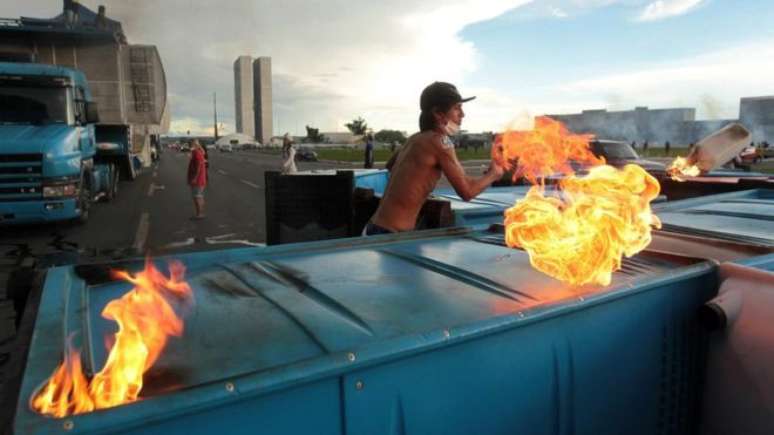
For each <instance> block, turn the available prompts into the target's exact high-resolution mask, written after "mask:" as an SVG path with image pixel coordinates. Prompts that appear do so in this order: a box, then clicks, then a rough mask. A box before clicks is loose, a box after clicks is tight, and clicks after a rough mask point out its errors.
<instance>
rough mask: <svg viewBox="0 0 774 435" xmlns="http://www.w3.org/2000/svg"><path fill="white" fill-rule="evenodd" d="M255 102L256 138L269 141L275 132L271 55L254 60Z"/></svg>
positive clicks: (262, 141) (264, 141) (263, 141)
mask: <svg viewBox="0 0 774 435" xmlns="http://www.w3.org/2000/svg"><path fill="white" fill-rule="evenodd" d="M253 102H254V113H255V138H256V139H258V140H259V141H260V142H261V143H268V142H269V141H270V140H271V137H272V134H273V131H272V94H271V58H270V57H259V58H258V59H255V61H253Z"/></svg>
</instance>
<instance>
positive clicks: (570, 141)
mask: <svg viewBox="0 0 774 435" xmlns="http://www.w3.org/2000/svg"><path fill="white" fill-rule="evenodd" d="M593 138H594V135H591V134H573V133H571V132H570V131H569V130H567V128H566V127H565V126H564V125H563V124H562V123H561V122H558V121H555V120H553V119H551V118H549V117H547V116H540V117H537V118H536V119H535V128H534V129H533V130H529V131H514V130H509V131H506V132H504V133H502V134H501V135H500V136H499V138H498V141H499V142H501V147H500V148H498V149H495V148H494V147H493V158H494V159H495V160H496V161H498V163H500V164H501V166H505V167H508V166H515V169H516V171H515V172H514V180H515V179H516V178H519V177H520V176H523V177H524V178H526V179H527V180H528V181H529V182H530V183H532V184H537V183H538V182H542V180H543V179H545V177H547V176H550V175H558V174H564V175H569V174H573V173H574V170H573V168H572V166H571V163H573V162H574V163H577V164H582V165H588V166H595V165H600V164H603V163H605V160H604V159H602V158H598V157H597V156H595V155H594V154H593V153H592V152H591V151H590V150H589V141H590V140H591V139H593Z"/></svg>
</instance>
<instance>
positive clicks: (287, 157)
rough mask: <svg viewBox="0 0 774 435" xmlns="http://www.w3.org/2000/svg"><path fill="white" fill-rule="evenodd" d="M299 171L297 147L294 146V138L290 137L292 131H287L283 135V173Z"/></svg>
mask: <svg viewBox="0 0 774 435" xmlns="http://www.w3.org/2000/svg"><path fill="white" fill-rule="evenodd" d="M296 172H298V169H297V168H296V149H295V148H293V140H292V139H291V138H290V133H285V136H283V137H282V173H283V174H295V173H296Z"/></svg>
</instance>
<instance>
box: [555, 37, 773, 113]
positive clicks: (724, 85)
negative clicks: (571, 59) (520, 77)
mask: <svg viewBox="0 0 774 435" xmlns="http://www.w3.org/2000/svg"><path fill="white" fill-rule="evenodd" d="M744 53H748V54H750V53H752V54H754V55H752V56H745V55H740V54H744ZM740 71H743V72H744V80H739V79H738V77H739V73H740ZM772 75H774V39H769V40H759V41H756V42H750V43H747V44H744V45H738V46H734V47H728V48H725V49H722V50H718V51H715V52H712V53H708V54H703V55H700V56H695V57H690V58H685V59H680V60H675V61H670V62H664V63H661V64H656V65H653V66H652V67H650V68H639V69H638V70H633V71H628V72H622V73H617V74H609V75H602V76H599V77H595V78H592V79H584V80H577V81H574V82H570V83H566V84H560V85H557V86H556V87H554V89H552V90H551V91H547V92H546V94H549V93H552V94H553V95H556V96H561V98H564V99H565V100H569V101H587V102H590V101H592V100H595V99H599V98H603V96H606V95H608V96H609V95H616V96H617V98H616V101H615V102H616V106H624V105H628V106H629V107H634V106H635V105H650V106H658V107H674V106H688V107H697V109H698V113H697V116H699V117H707V116H711V117H722V118H735V117H737V116H738V112H735V111H734V109H735V108H738V103H739V98H740V97H745V96H758V95H762V94H761V93H762V92H763V93H764V94H772V93H774V86H772V84H771V77H772ZM709 92H711V93H712V97H711V99H708V98H707V97H706V96H707V95H708V93H709ZM547 99H548V100H549V101H550V98H547ZM708 101H710V102H711V104H708ZM605 106H606V104H604V101H603V102H602V104H600V105H599V106H593V105H586V107H585V108H587V109H588V108H594V107H605Z"/></svg>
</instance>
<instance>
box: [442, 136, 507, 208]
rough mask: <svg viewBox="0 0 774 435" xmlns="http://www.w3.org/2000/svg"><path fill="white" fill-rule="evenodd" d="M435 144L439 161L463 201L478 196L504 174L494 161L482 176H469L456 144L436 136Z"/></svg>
mask: <svg viewBox="0 0 774 435" xmlns="http://www.w3.org/2000/svg"><path fill="white" fill-rule="evenodd" d="M433 140H434V143H433V145H434V146H435V148H436V150H437V151H438V162H439V164H440V166H441V170H442V171H443V174H444V175H445V176H446V178H447V179H448V180H449V182H450V183H451V185H452V187H454V191H455V192H457V195H459V196H460V198H462V200H463V201H470V200H471V199H473V198H475V197H476V196H478V194H479V193H481V192H482V191H483V190H484V189H486V188H487V187H489V185H490V184H492V183H493V182H495V181H496V180H499V179H500V177H502V176H503V168H502V167H501V166H499V165H498V164H497V163H495V162H492V163H491V164H490V165H489V171H488V172H487V173H486V174H484V175H482V176H481V177H477V178H476V177H469V176H468V175H466V174H465V169H464V168H463V167H462V165H461V164H460V162H459V160H458V159H457V153H456V152H455V151H454V146H449V145H446V144H444V143H443V142H442V141H441V139H440V138H434V139H433Z"/></svg>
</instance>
